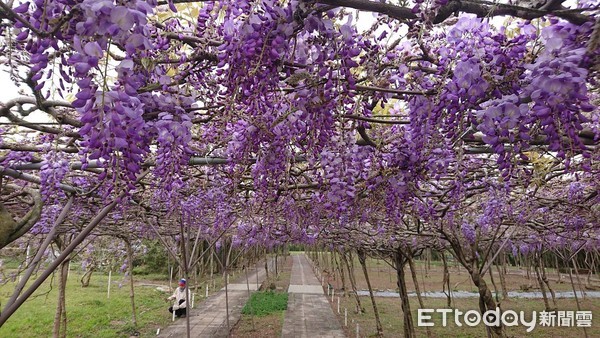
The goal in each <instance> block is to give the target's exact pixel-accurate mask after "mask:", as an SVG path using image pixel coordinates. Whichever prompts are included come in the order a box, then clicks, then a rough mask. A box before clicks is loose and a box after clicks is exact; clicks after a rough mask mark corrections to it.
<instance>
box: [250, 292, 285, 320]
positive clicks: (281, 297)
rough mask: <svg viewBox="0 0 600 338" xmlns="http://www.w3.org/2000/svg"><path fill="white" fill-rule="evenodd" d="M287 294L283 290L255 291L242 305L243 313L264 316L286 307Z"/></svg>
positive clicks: (283, 309)
mask: <svg viewBox="0 0 600 338" xmlns="http://www.w3.org/2000/svg"><path fill="white" fill-rule="evenodd" d="M287 302H288V294H287V293H284V292H272V291H264V292H256V293H253V294H252V296H250V300H249V301H248V302H247V303H246V306H244V309H243V310H242V313H243V314H245V315H255V316H266V315H268V314H271V313H273V312H277V311H285V310H286V309H287Z"/></svg>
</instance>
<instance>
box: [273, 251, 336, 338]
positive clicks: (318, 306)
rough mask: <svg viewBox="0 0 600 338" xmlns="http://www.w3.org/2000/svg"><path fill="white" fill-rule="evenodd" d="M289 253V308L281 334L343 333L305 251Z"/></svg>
mask: <svg viewBox="0 0 600 338" xmlns="http://www.w3.org/2000/svg"><path fill="white" fill-rule="evenodd" d="M292 257H293V259H294V265H293V266H292V276H291V279H290V287H289V289H288V293H289V298H288V309H287V311H286V313H285V319H284V322H283V332H282V335H281V336H282V337H283V338H313V337H321V338H325V337H327V338H329V337H331V338H338V337H339V338H341V337H346V335H345V334H344V331H343V330H342V328H341V327H340V324H339V322H338V320H337V318H336V317H335V315H334V314H333V310H332V309H331V306H330V305H329V302H328V301H327V296H325V293H324V292H323V287H322V286H321V283H320V282H319V280H318V279H317V277H316V276H315V274H314V273H313V270H312V267H311V265H310V263H309V261H308V259H307V258H306V255H305V254H299V255H292Z"/></svg>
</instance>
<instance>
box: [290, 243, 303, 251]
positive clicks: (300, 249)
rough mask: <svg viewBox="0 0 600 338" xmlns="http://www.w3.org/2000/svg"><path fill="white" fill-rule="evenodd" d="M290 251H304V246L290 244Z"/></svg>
mask: <svg viewBox="0 0 600 338" xmlns="http://www.w3.org/2000/svg"><path fill="white" fill-rule="evenodd" d="M288 251H304V245H303V244H290V245H289V246H288Z"/></svg>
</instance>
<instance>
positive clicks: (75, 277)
mask: <svg viewBox="0 0 600 338" xmlns="http://www.w3.org/2000/svg"><path fill="white" fill-rule="evenodd" d="M80 278H81V276H80V275H79V274H77V273H74V272H71V275H70V276H69V280H68V284H67V291H66V296H67V320H68V323H67V336H68V337H127V336H129V335H130V334H132V333H134V332H135V331H136V328H134V327H133V321H132V315H131V313H132V312H131V302H130V298H129V282H128V281H124V280H123V276H122V275H114V274H113V276H112V283H111V293H110V298H107V283H108V276H107V275H101V274H95V275H94V276H93V277H92V279H91V281H90V285H89V286H88V287H86V288H82V287H81V284H80V283H79V279H80ZM136 280H137V278H136ZM121 283H122V286H121V287H119V284H121ZM155 283H156V284H159V282H155ZM161 284H163V285H168V281H166V282H164V281H163V282H162V283H161ZM14 286H15V283H12V282H8V283H7V284H4V285H2V286H0V300H1V301H2V303H3V304H4V303H5V302H6V301H7V299H8V297H10V295H11V293H12V291H13V288H14ZM57 288H58V281H56V280H54V281H51V280H50V279H48V280H47V281H46V282H45V283H44V284H43V285H42V286H41V287H40V288H39V289H38V291H37V292H36V293H35V294H34V295H33V296H32V297H30V298H29V299H28V300H27V301H26V302H25V303H24V304H23V305H22V306H21V307H20V308H19V309H18V310H17V312H15V313H14V314H13V315H12V316H11V317H10V318H9V319H8V321H7V322H6V323H5V324H4V325H3V326H2V327H1V328H0V337H4V338H9V337H19V338H20V337H24V336H27V337H50V336H52V328H53V322H54V313H55V310H56V303H57V295H58V291H57ZM166 296H167V293H165V292H161V291H158V290H156V287H152V286H137V287H136V288H135V302H136V306H137V322H138V326H137V331H138V332H139V333H140V334H141V335H142V336H149V335H151V334H152V335H154V334H155V333H156V330H157V329H158V328H159V327H164V326H166V325H167V324H168V323H169V322H170V319H171V316H170V314H169V312H168V311H167V307H168V304H166V303H165V302H164V298H165V297H166Z"/></svg>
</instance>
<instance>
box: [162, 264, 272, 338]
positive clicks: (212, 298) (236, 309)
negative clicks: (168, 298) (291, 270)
mask: <svg viewBox="0 0 600 338" xmlns="http://www.w3.org/2000/svg"><path fill="white" fill-rule="evenodd" d="M270 263H271V264H270V266H269V271H271V270H272V268H273V267H272V263H274V261H273V260H272V261H271V262H270ZM257 270H258V275H257ZM257 276H258V278H257ZM265 278H266V275H265V269H264V261H262V262H259V263H258V264H257V267H254V266H252V267H250V269H248V282H249V286H250V292H253V291H256V290H258V288H259V287H260V285H261V284H262V282H263V281H264V280H265ZM227 298H228V302H227V303H229V328H233V326H234V325H235V324H236V323H237V321H238V320H239V319H240V316H241V312H242V308H243V307H244V305H245V304H246V301H247V300H248V285H247V284H246V276H245V274H244V273H242V276H240V277H238V278H237V279H236V280H235V281H234V282H233V283H230V284H228V285H227ZM194 305H195V306H196V308H194V309H191V310H190V311H189V312H190V313H189V314H188V317H187V318H177V319H175V322H174V323H173V324H172V325H170V326H169V327H166V328H164V329H161V332H160V335H159V337H186V335H187V327H186V325H187V324H186V323H187V320H188V319H189V321H190V337H194V338H209V337H227V336H228V335H229V328H228V326H227V310H226V295H225V288H222V289H221V290H219V292H217V293H214V294H212V295H209V297H208V299H206V300H205V301H203V302H198V303H196V304H194ZM165 311H166V310H165Z"/></svg>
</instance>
